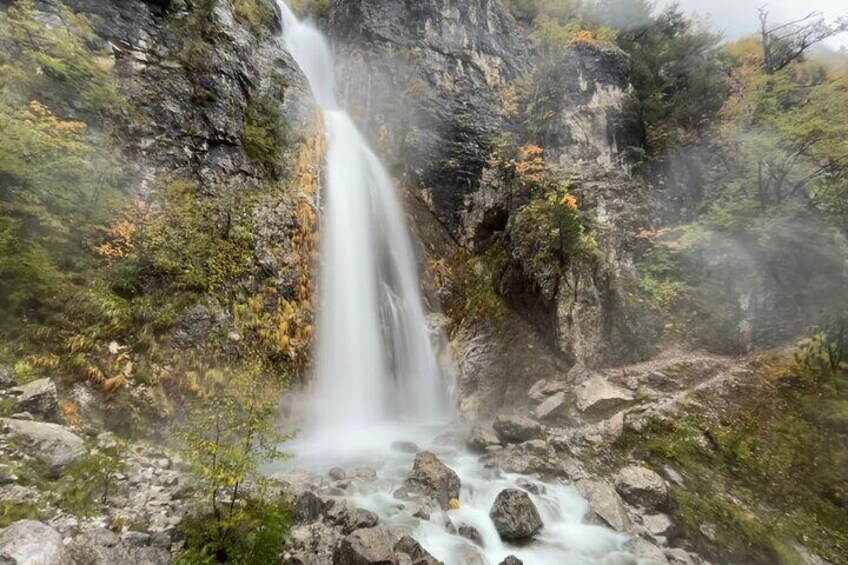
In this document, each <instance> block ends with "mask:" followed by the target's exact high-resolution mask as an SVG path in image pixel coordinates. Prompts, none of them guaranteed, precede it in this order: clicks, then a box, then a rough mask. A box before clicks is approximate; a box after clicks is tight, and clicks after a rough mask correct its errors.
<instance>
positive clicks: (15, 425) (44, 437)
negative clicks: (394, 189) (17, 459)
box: [0, 418, 85, 476]
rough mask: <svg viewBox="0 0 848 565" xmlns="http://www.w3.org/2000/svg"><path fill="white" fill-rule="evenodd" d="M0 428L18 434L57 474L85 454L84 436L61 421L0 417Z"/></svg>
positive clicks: (54, 473) (22, 444)
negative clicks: (47, 421) (57, 422)
mask: <svg viewBox="0 0 848 565" xmlns="http://www.w3.org/2000/svg"><path fill="white" fill-rule="evenodd" d="M0 432H2V433H4V434H8V435H11V436H13V437H15V438H18V439H19V440H20V441H21V447H22V449H23V450H24V451H25V452H27V453H29V454H30V455H32V456H33V457H35V458H37V459H38V460H40V461H42V462H43V463H45V464H46V465H47V466H48V468H49V470H50V472H51V474H53V475H54V476H56V475H59V474H61V472H62V471H63V470H64V469H65V468H66V467H67V466H68V465H70V464H71V463H73V462H74V461H76V460H77V459H79V458H80V457H82V456H83V455H84V454H85V445H84V443H83V441H82V439H80V437H79V436H77V435H76V434H74V433H73V432H71V431H70V430H69V429H68V428H65V427H64V426H60V425H58V424H48V423H45V422H28V421H25V420H12V419H8V418H0Z"/></svg>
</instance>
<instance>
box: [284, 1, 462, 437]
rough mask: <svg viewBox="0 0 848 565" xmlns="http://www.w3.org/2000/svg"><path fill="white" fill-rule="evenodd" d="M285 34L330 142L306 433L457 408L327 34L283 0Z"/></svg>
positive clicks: (398, 214) (404, 241) (391, 196)
mask: <svg viewBox="0 0 848 565" xmlns="http://www.w3.org/2000/svg"><path fill="white" fill-rule="evenodd" d="M279 5H280V11H281V13H282V17H283V28H284V39H285V42H286V46H287V48H288V50H289V52H290V53H291V54H292V56H293V57H294V59H295V60H296V61H297V63H298V64H299V65H300V67H301V69H302V70H303V72H304V74H305V75H306V77H307V79H308V80H309V83H310V85H311V87H312V91H313V93H314V95H315V100H316V102H317V103H318V105H319V106H320V107H321V109H322V110H323V114H324V125H325V127H326V130H327V137H328V140H329V150H328V153H327V186H326V201H325V208H324V210H323V217H322V239H321V257H322V261H321V266H320V273H319V276H320V287H319V295H318V298H319V300H318V321H317V330H318V336H317V351H316V373H317V375H316V390H315V394H314V399H315V403H314V407H313V410H312V413H311V418H310V420H309V423H308V424H307V429H306V430H305V433H306V434H309V435H312V436H321V437H320V438H314V439H316V440H317V439H320V441H321V444H322V446H323V447H325V448H327V449H333V450H335V449H347V450H350V449H355V448H356V446H357V445H360V444H361V443H363V442H369V443H370V442H371V441H372V440H373V438H372V437H371V436H372V434H373V430H374V428H375V427H378V426H380V425H381V424H383V423H385V422H387V421H392V420H399V419H401V418H403V419H411V420H424V419H426V420H428V421H432V420H435V419H438V418H441V417H446V416H449V415H450V413H451V405H452V399H451V397H450V396H451V395H450V394H449V392H448V391H449V390H450V389H451V387H450V386H448V383H447V382H446V375H445V373H444V371H442V370H441V369H440V367H439V363H438V362H437V358H436V354H435V352H434V349H433V345H432V343H431V339H430V335H429V331H428V327H427V322H426V319H425V314H424V308H423V300H422V297H421V291H420V287H419V283H418V271H417V266H416V260H415V253H414V251H413V245H412V241H411V239H410V236H409V233H408V231H407V228H406V225H405V221H404V217H403V210H402V207H401V204H400V202H399V200H398V196H397V194H396V192H395V188H394V186H393V185H392V182H391V179H390V178H389V175H388V174H387V172H386V170H385V169H384V167H383V166H382V164H381V163H380V161H379V159H378V158H377V157H376V156H375V155H374V153H373V152H372V151H371V149H370V148H369V147H368V145H367V143H366V142H365V140H364V139H363V138H362V136H361V135H360V134H359V132H358V131H357V130H356V127H355V126H354V124H353V121H352V120H351V118H350V116H348V115H347V113H346V112H344V111H343V110H341V109H339V107H338V104H337V103H336V98H335V92H334V89H335V80H334V77H333V72H334V67H333V58H332V54H331V51H330V48H329V46H328V45H327V42H326V40H325V39H324V37H323V36H322V35H321V33H320V32H319V31H318V30H316V29H315V28H314V27H312V26H311V25H309V24H308V23H302V22H299V21H298V20H297V18H296V17H295V16H294V14H292V12H291V11H290V10H289V9H288V8H287V7H286V6H285V5H284V4H283V3H282V2H280V3H279Z"/></svg>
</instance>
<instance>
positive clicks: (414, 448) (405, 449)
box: [392, 441, 421, 454]
mask: <svg viewBox="0 0 848 565" xmlns="http://www.w3.org/2000/svg"><path fill="white" fill-rule="evenodd" d="M392 449H393V450H395V451H400V452H401V453H412V454H415V453H418V452H419V451H421V448H420V447H418V444H417V443H415V442H412V441H395V442H392Z"/></svg>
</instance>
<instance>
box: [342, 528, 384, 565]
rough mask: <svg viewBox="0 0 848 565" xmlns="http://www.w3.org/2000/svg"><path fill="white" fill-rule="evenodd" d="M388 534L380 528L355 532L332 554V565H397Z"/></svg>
mask: <svg viewBox="0 0 848 565" xmlns="http://www.w3.org/2000/svg"><path fill="white" fill-rule="evenodd" d="M397 563H398V558H397V556H396V555H395V553H394V551H392V545H391V541H390V539H389V535H388V533H386V531H385V530H383V529H382V528H364V529H361V530H357V531H355V532H353V533H352V534H350V535H348V536H347V537H346V538H344V539H343V540H342V543H341V544H340V545H339V547H338V549H336V551H335V552H334V553H333V565H397Z"/></svg>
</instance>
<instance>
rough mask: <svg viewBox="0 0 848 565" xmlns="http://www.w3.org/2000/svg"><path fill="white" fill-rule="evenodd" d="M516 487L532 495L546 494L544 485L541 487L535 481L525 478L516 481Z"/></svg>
mask: <svg viewBox="0 0 848 565" xmlns="http://www.w3.org/2000/svg"><path fill="white" fill-rule="evenodd" d="M515 485H516V486H517V487H518V488H522V489H524V490H526V491H527V492H529V493H532V494H545V487H544V485H540V484H539V483H534V482H533V481H531V480H528V479H525V478H524V477H521V478H519V479H517V480H516V481H515Z"/></svg>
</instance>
